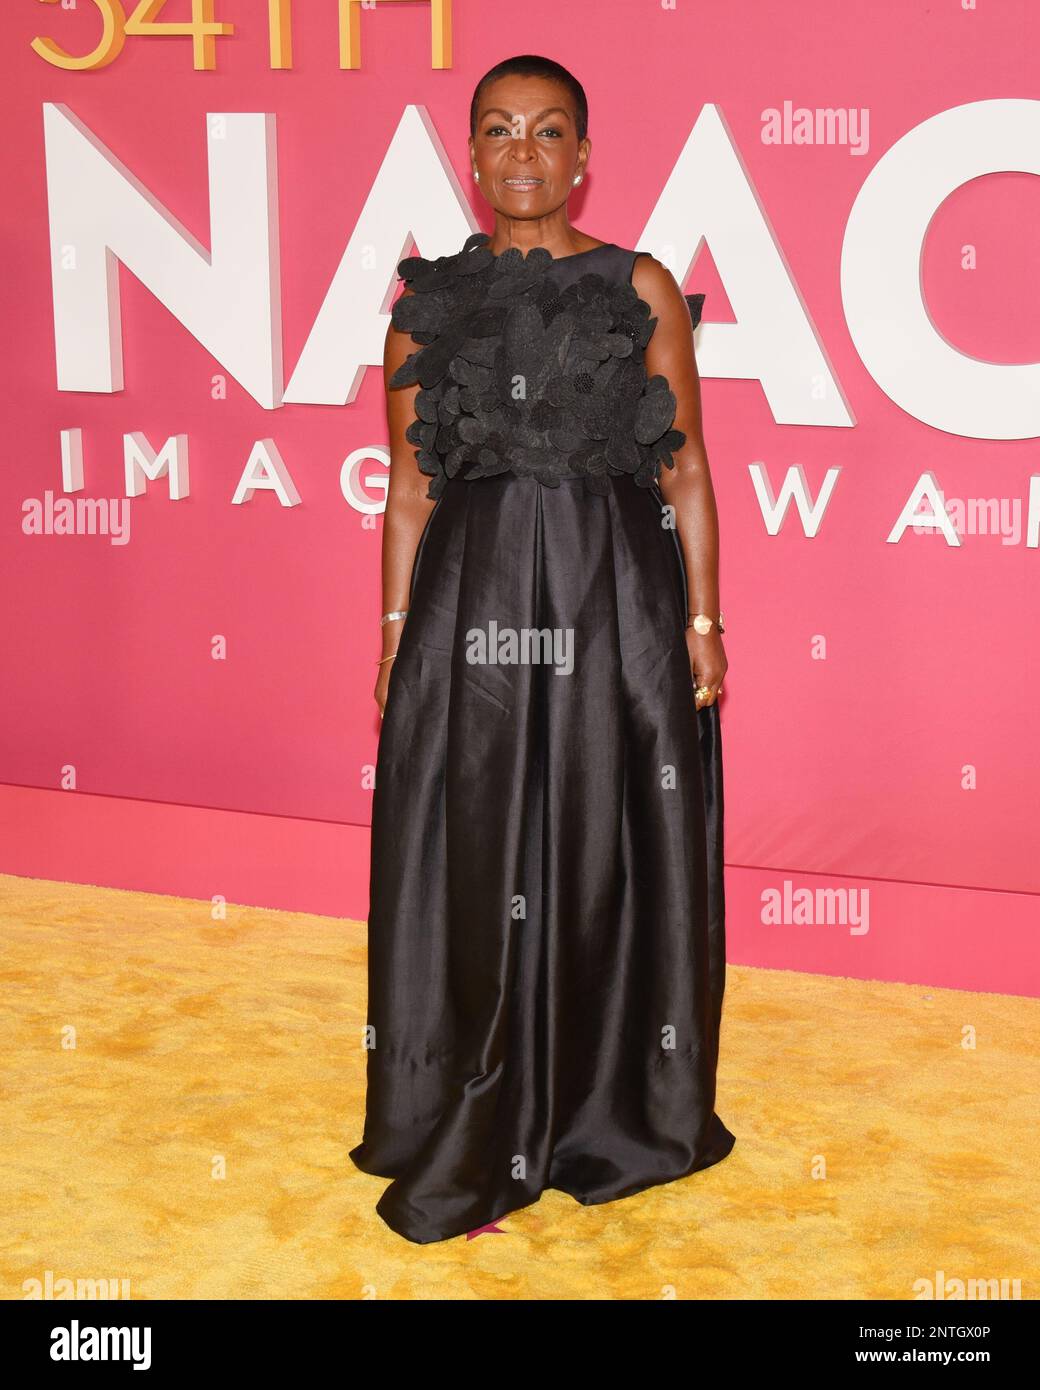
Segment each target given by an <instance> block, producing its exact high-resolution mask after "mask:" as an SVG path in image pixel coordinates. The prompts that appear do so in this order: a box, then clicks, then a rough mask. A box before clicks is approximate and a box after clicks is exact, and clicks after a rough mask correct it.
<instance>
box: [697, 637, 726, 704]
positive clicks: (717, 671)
mask: <svg viewBox="0 0 1040 1390" xmlns="http://www.w3.org/2000/svg"><path fill="white" fill-rule="evenodd" d="M686 649H687V651H688V652H689V653H690V674H691V676H692V677H693V685H694V691H695V696H694V703H695V704H696V706H697V708H698V709H706V708H707V706H708V705H713V704H714V703H715V701H716V700H717V699H718V695H719V691H720V690H721V689H722V679H723V677H724V676H725V674H726V672H727V670H728V669H729V662H728V661H727V660H726V650H725V648H724V647H723V645H722V634H721V633H720V632H719V630H718V628H712V630H711V631H710V632H706V633H704V634H701V633H699V632H697V631H696V630H695V629H694V628H692V627H688V628H687V629H686ZM701 686H707V687H708V693H707V695H701V694H698V693H696V692H697V691H698V690H699V688H700V687H701Z"/></svg>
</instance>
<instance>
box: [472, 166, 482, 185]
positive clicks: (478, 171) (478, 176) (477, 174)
mask: <svg viewBox="0 0 1040 1390" xmlns="http://www.w3.org/2000/svg"><path fill="white" fill-rule="evenodd" d="M473 177H474V179H475V180H476V181H477V183H479V182H480V170H479V169H474V170H473Z"/></svg>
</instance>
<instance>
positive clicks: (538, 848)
mask: <svg viewBox="0 0 1040 1390" xmlns="http://www.w3.org/2000/svg"><path fill="white" fill-rule="evenodd" d="M662 505H663V504H662V498H661V494H660V492H659V491H658V489H657V488H656V487H652V488H638V487H636V486H635V484H634V483H633V482H632V479H631V478H630V477H617V478H614V479H612V488H611V491H610V492H609V493H607V494H605V495H602V496H600V495H595V494H592V493H590V492H588V491H587V490H586V489H585V488H584V487H583V486H582V483H581V480H580V479H577V480H570V479H568V480H565V481H564V482H563V483H561V485H560V486H559V487H558V488H549V487H544V486H542V485H541V484H539V483H538V482H536V481H534V480H532V479H524V478H517V477H515V476H514V475H513V474H503V475H499V476H497V477H490V478H483V479H479V480H474V481H471V482H467V481H465V480H462V479H455V480H452V481H451V482H450V483H449V484H448V486H447V488H446V490H445V492H444V493H443V495H442V496H441V498H440V499H439V500H438V502H437V504H436V506H435V508H434V510H433V512H432V513H431V515H430V518H429V520H428V522H427V525H426V529H425V531H424V533H423V536H422V538H421V540H420V543H419V546H418V549H417V553H416V559H415V565H414V569H413V575H412V595H411V600H410V604H409V615H408V619H407V621H406V623H405V624H404V627H403V629H402V636H401V641H400V645H399V648H398V656H397V659H396V660H395V661H394V662H393V663H392V668H391V674H390V679H389V691H388V696H387V702H386V709H385V714H384V719H383V723H382V728H381V733H380V741H379V752H378V761H377V765H376V786H375V792H374V802H373V821H372V863H371V891H370V915H369V923H368V971H369V975H368V987H369V999H368V1024H369V1030H368V1033H369V1036H368V1045H369V1051H368V1053H367V1102H366V1115H365V1124H364V1135H363V1139H362V1141H361V1143H360V1144H358V1145H357V1147H355V1148H354V1149H352V1150H351V1151H350V1157H351V1159H352V1160H353V1161H354V1163H355V1164H356V1165H357V1167H358V1168H360V1169H362V1170H363V1171H364V1172H366V1173H372V1174H377V1175H379V1176H381V1177H385V1178H390V1179H393V1181H392V1182H391V1183H390V1185H389V1186H388V1187H387V1188H386V1190H385V1191H384V1192H383V1194H382V1197H381V1198H380V1200H379V1202H378V1203H377V1206H376V1211H377V1212H378V1213H379V1215H380V1216H381V1217H382V1219H383V1220H384V1221H385V1222H386V1224H387V1225H388V1226H390V1227H391V1229H392V1230H394V1231H396V1232H397V1233H398V1234H400V1235H401V1236H403V1237H405V1238H406V1239H407V1240H410V1241H414V1242H417V1243H420V1244H426V1243H428V1242H432V1241H438V1240H446V1239H448V1238H450V1237H453V1236H457V1235H461V1234H463V1233H465V1232H468V1231H472V1230H475V1229H476V1228H478V1227H480V1226H483V1225H486V1224H489V1223H490V1222H492V1221H495V1220H497V1219H500V1218H501V1217H503V1216H505V1215H506V1214H507V1213H509V1212H511V1211H516V1210H518V1209H520V1208H522V1207H525V1206H529V1205H530V1204H531V1203H532V1202H535V1201H536V1200H537V1199H538V1197H539V1195H540V1193H541V1192H543V1191H544V1190H545V1189H546V1188H556V1189H558V1190H560V1191H563V1192H567V1193H569V1194H570V1195H571V1196H572V1197H574V1198H575V1199H576V1200H577V1201H579V1202H581V1203H584V1204H594V1203H600V1202H610V1201H614V1200H615V1199H617V1198H622V1197H627V1196H631V1195H632V1194H634V1193H637V1192H640V1191H642V1190H644V1189H645V1188H647V1187H651V1186H654V1185H656V1184H659V1183H666V1182H671V1181H673V1180H675V1179H678V1178H682V1177H684V1176H686V1175H688V1174H690V1173H693V1172H696V1171H697V1170H699V1169H703V1168H707V1167H709V1166H710V1165H712V1164H715V1163H718V1162H719V1161H720V1160H721V1159H723V1158H725V1157H726V1155H727V1154H728V1153H729V1152H730V1150H731V1149H732V1147H733V1145H734V1143H735V1138H734V1135H733V1134H731V1133H730V1131H729V1130H728V1129H727V1128H726V1126H725V1125H724V1124H723V1123H722V1121H721V1120H720V1119H719V1117H718V1116H717V1115H716V1114H715V1109H714V1107H715V1073H716V1066H717V1061H718V1050H719V1030H720V1023H721V1016H722V1000H723V990H724V982H725V939H724V894H723V860H722V856H723V782H722V744H721V734H720V725H719V712H718V707H717V706H716V705H712V706H709V707H708V708H706V709H703V710H699V711H698V710H697V708H696V706H695V703H694V694H693V681H692V677H691V674H690V665H689V658H688V653H687V647H686V641H685V627H686V613H687V606H686V581H685V574H684V570H683V562H682V551H681V548H680V545H679V541H678V537H677V535H676V533H675V531H674V529H670V528H667V527H665V526H663V525H662ZM525 631H526V632H527V633H538V634H541V645H539V642H538V640H536V639H532V638H528V639H526V642H525V638H524V636H523V634H524V632H525ZM510 633H512V634H515V639H511V638H510V636H509V634H510ZM546 633H548V636H546ZM568 634H569V636H568ZM511 642H512V645H510V643H511Z"/></svg>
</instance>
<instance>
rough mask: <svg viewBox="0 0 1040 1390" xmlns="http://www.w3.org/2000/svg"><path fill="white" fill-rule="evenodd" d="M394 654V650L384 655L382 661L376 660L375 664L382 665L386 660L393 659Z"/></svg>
mask: <svg viewBox="0 0 1040 1390" xmlns="http://www.w3.org/2000/svg"><path fill="white" fill-rule="evenodd" d="M396 655H397V653H396V652H391V653H390V655H389V656H384V657H383V660H382V661H377V662H376V665H377V666H382V665H384V663H385V662H387V661H393V659H394V657H395V656H396Z"/></svg>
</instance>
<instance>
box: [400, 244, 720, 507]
mask: <svg viewBox="0 0 1040 1390" xmlns="http://www.w3.org/2000/svg"><path fill="white" fill-rule="evenodd" d="M489 240H490V237H489V236H488V234H487V233H486V232H474V233H473V235H472V236H470V237H468V238H467V239H466V241H465V243H464V245H463V247H462V250H461V251H458V252H456V253H455V254H454V255H451V256H438V257H437V259H436V260H433V261H429V260H426V259H425V258H424V257H422V256H410V257H409V258H407V259H406V260H403V261H401V262H400V264H399V265H398V267H397V271H398V275H399V276H400V277H401V279H403V280H404V281H406V283H407V284H408V285H409V287H410V288H411V289H412V290H413V291H414V293H413V294H408V295H403V296H401V297H399V298H398V299H397V301H396V302H395V303H394V306H393V309H392V311H391V320H392V322H393V324H394V327H395V328H397V329H399V330H400V331H401V332H403V333H409V334H410V335H411V336H412V338H413V340H414V341H415V342H416V343H418V344H420V345H421V346H420V347H419V350H418V351H416V352H413V353H412V354H411V355H410V356H409V357H408V359H407V361H405V362H404V363H402V365H401V366H400V367H399V368H398V369H397V371H396V372H395V373H394V375H393V376H392V377H391V378H390V383H389V384H390V386H391V387H401V386H412V385H415V384H416V383H418V384H419V387H420V389H419V391H417V392H416V395H415V413H416V419H415V420H414V421H413V422H412V424H411V425H410V426H409V428H408V431H407V436H406V437H407V438H408V440H409V441H410V442H411V443H412V444H415V445H417V446H418V447H417V449H416V452H415V457H416V460H417V462H418V465H419V468H420V469H421V471H422V472H423V473H425V474H428V475H429V477H430V480H431V481H430V486H429V489H428V493H427V495H428V496H429V497H431V498H433V497H439V496H440V494H441V493H442V492H443V490H444V488H445V487H446V486H447V483H448V480H449V479H450V478H454V477H456V476H458V477H461V478H464V479H467V480H469V479H475V478H485V477H489V476H491V475H492V474H496V473H507V472H510V471H511V472H513V473H514V474H516V475H517V476H518V477H530V478H534V479H536V480H537V481H538V482H539V483H543V484H545V485H546V486H548V487H556V486H558V485H559V483H560V482H561V480H562V479H564V478H576V477H583V478H584V480H585V486H586V487H587V488H588V489H589V490H590V491H591V492H598V493H605V492H607V491H609V489H610V484H609V482H608V478H609V477H610V476H611V475H620V474H626V473H627V474H631V476H632V478H633V480H634V482H635V483H636V485H637V486H639V487H649V486H650V485H651V484H652V483H654V482H656V481H657V479H658V478H659V476H660V472H661V466H662V465H664V466H665V467H668V468H671V467H672V466H673V465H674V462H675V460H674V459H673V457H672V454H673V452H674V451H675V450H677V449H680V448H681V447H682V446H683V444H685V443H686V436H685V434H684V433H683V432H682V430H676V429H673V428H672V423H673V421H674V419H675V409H676V400H675V395H674V393H673V392H672V390H671V389H670V388H669V385H668V381H667V378H666V377H664V376H653V377H650V378H649V379H648V378H647V373H646V367H645V365H644V355H645V349H646V345H647V343H649V341H650V337H651V335H652V333H653V331H654V328H655V326H656V324H657V320H656V318H652V317H651V311H650V306H649V305H648V304H647V303H646V301H645V300H643V299H641V298H640V297H639V294H638V292H637V291H636V289H635V287H634V286H633V285H632V284H631V283H630V279H629V278H627V277H625V276H621V275H618V276H617V277H614V276H604V275H603V274H601V273H599V272H598V271H586V272H585V273H584V274H579V275H578V277H577V278H575V279H572V282H571V283H570V284H567V285H566V286H565V287H563V286H561V284H560V283H559V280H558V278H557V276H556V274H555V273H554V272H553V268H554V267H558V268H561V269H562V268H564V267H566V266H567V265H568V264H569V263H571V262H576V265H575V268H577V267H578V265H580V262H581V260H582V259H587V258H588V256H590V255H592V254H593V252H579V253H578V255H577V257H569V256H564V257H560V258H558V259H557V258H554V257H553V256H552V255H551V254H550V253H549V252H548V251H546V250H545V249H544V248H543V247H538V246H536V247H533V248H532V249H531V250H530V251H529V252H528V253H527V255H526V257H525V256H524V255H523V253H522V252H521V251H520V250H519V249H518V248H517V247H510V248H509V249H508V250H506V251H504V252H502V254H501V255H499V256H495V255H494V254H493V253H492V252H491V251H489V250H487V249H486V243H487V242H488V241H489ZM603 249H604V248H601V247H596V248H595V250H596V251H600V250H603ZM613 249H614V251H615V252H616V253H620V256H621V257H622V259H624V258H625V257H627V258H628V266H629V270H630V268H631V257H632V256H633V254H634V253H631V252H623V251H621V248H617V247H615V248H613ZM566 278H567V277H566V276H564V277H563V279H566ZM685 299H686V302H687V305H688V306H689V310H690V317H691V320H692V322H693V324H694V325H696V324H697V323H698V322H699V320H700V311H701V305H702V304H703V301H704V295H703V294H693V295H686V296H685Z"/></svg>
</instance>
